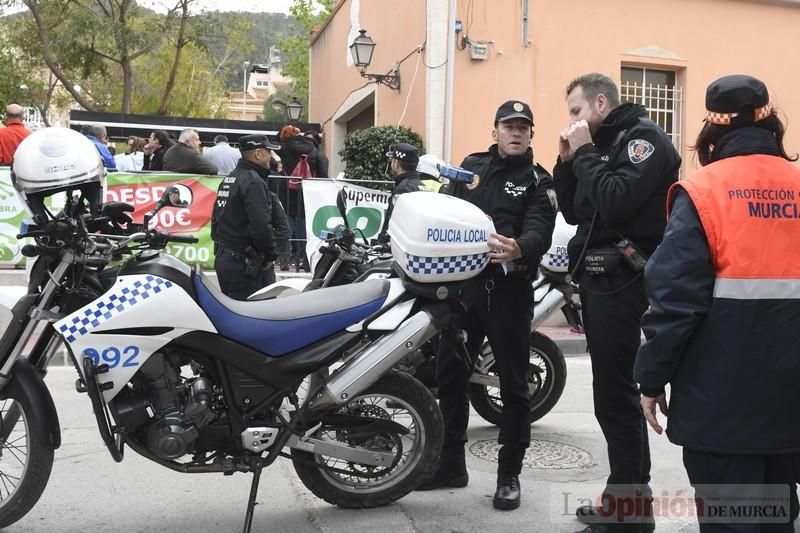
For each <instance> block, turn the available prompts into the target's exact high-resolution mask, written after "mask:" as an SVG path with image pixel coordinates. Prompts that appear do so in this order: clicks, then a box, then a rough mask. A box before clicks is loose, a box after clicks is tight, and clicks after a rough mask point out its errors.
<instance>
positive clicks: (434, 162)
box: [417, 154, 444, 179]
mask: <svg viewBox="0 0 800 533" xmlns="http://www.w3.org/2000/svg"><path fill="white" fill-rule="evenodd" d="M442 165H444V161H442V160H441V159H439V158H438V157H436V156H435V155H433V154H425V155H423V156H420V158H419V163H417V172H419V173H420V174H427V175H428V176H433V178H434V179H438V178H439V168H440V167H441V166H442Z"/></svg>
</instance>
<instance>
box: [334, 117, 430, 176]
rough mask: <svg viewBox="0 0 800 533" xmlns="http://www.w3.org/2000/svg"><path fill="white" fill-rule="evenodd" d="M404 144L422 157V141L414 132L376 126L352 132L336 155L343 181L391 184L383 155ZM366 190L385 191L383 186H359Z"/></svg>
mask: <svg viewBox="0 0 800 533" xmlns="http://www.w3.org/2000/svg"><path fill="white" fill-rule="evenodd" d="M403 142H404V143H408V144H411V145H413V146H416V147H417V148H418V149H419V153H420V155H422V154H424V153H425V147H424V146H423V144H422V137H420V136H419V134H417V133H416V132H414V131H412V130H410V129H408V128H406V127H403V126H400V127H399V128H395V127H394V126H377V127H373V128H367V129H364V130H358V131H354V132H353V133H351V134H350V135H348V136H347V137H346V138H345V140H344V148H342V149H341V150H340V151H339V155H340V156H341V157H342V159H344V161H345V163H346V167H345V169H344V174H345V178H347V179H354V180H355V179H358V180H370V181H392V179H393V178H392V177H391V175H390V174H389V165H388V162H389V160H388V159H387V158H386V152H388V151H389V148H390V147H391V146H392V145H394V144H397V143H403ZM360 185H364V186H366V187H372V188H375V189H378V188H381V189H386V188H389V187H387V186H386V185H381V184H377V183H376V184H374V185H371V184H369V183H361V184H360Z"/></svg>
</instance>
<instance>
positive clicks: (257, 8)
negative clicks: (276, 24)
mask: <svg viewBox="0 0 800 533" xmlns="http://www.w3.org/2000/svg"><path fill="white" fill-rule="evenodd" d="M174 3H175V2H171V1H170V0H140V4H141V5H145V6H148V7H154V8H156V9H157V8H158V6H165V5H172V4H174ZM291 3H292V0H196V2H194V3H193V4H192V5H193V6H194V7H193V9H194V10H197V9H206V10H208V11H247V12H251V13H254V12H258V13H285V14H287V15H288V14H289V5H291Z"/></svg>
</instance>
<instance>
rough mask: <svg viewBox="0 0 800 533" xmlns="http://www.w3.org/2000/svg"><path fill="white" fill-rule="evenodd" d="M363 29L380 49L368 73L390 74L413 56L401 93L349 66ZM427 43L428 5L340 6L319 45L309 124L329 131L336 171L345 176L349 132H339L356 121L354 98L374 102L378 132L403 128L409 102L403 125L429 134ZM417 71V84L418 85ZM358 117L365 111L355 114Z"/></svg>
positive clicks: (382, 1)
mask: <svg viewBox="0 0 800 533" xmlns="http://www.w3.org/2000/svg"><path fill="white" fill-rule="evenodd" d="M354 6H355V7H354ZM353 22H355V24H353ZM358 29H366V30H367V33H368V35H369V36H370V37H372V39H373V40H374V41H375V43H376V46H375V49H374V54H373V56H372V62H371V64H370V66H369V68H368V69H367V72H369V73H375V74H387V73H389V71H390V70H391V67H392V64H393V63H395V62H399V61H400V60H401V59H403V58H406V56H408V57H407V58H406V59H405V61H403V62H402V63H401V64H400V67H399V71H400V80H401V87H400V91H399V92H398V91H395V90H392V89H390V88H388V87H386V86H384V85H380V86H378V85H376V84H374V83H369V82H368V80H367V79H365V78H362V77H361V76H360V75H359V71H358V69H357V68H356V67H355V66H353V65H352V62H349V59H350V57H351V54H350V50H349V45H350V43H351V42H352V40H353V38H355V37H356V36H358V31H357V30H358ZM424 42H425V9H424V2H420V1H418V0H413V1H409V2H407V3H406V2H405V1H404V2H401V3H398V2H397V1H391V0H343V1H341V2H340V3H339V4H337V6H336V8H335V10H334V13H333V16H332V17H331V19H330V20H329V21H328V23H327V24H326V25H325V26H324V27H323V29H322V30H321V31H320V32H319V33H318V34H317V35H315V37H314V39H313V45H312V47H311V52H310V54H311V55H310V65H311V72H310V78H309V86H310V96H309V100H310V102H309V118H310V120H311V121H313V122H320V123H321V124H322V126H323V136H324V139H325V141H324V146H325V150H326V152H327V154H328V157H329V159H330V160H331V163H333V169H332V171H333V170H340V168H337V163H338V160H339V158H338V155H337V154H336V152H338V150H339V148H341V143H342V142H343V131H334V128H335V127H336V125H337V124H339V128H340V130H343V128H344V125H343V122H344V121H345V119H347V118H348V117H349V115H350V114H349V113H348V108H349V104H350V102H349V100H348V98H349V99H350V100H353V99H354V97H355V98H356V99H358V100H362V101H363V99H364V98H363V97H364V96H365V95H366V96H367V98H366V99H367V100H370V99H372V100H373V101H374V110H375V112H374V125H376V126H384V125H393V126H394V125H397V123H398V121H399V120H400V118H401V116H402V114H403V109H404V107H405V106H406V100H407V99H408V107H407V109H406V113H405V116H404V117H403V120H402V125H403V126H406V127H409V128H411V129H413V130H414V131H416V132H418V133H421V132H424V131H425V127H424V121H425V92H424V90H422V89H421V88H423V89H424V87H425V77H426V73H425V67H424V65H423V61H422V56H421V55H420V54H418V53H416V52H415V50H416V47H417V45H418V44H422V43H424ZM409 54H411V55H409ZM418 57H419V58H420V61H419V67H418V68H417V58H418ZM415 70H416V80H414V83H413V85H412V80H413V79H414V73H415ZM409 92H411V95H410V97H409ZM370 93H371V94H372V96H371V97H370V96H369V94H370ZM358 112H360V107H357V108H356V109H355V110H353V111H352V113H358ZM342 113H344V114H343V115H342ZM337 119H338V120H337Z"/></svg>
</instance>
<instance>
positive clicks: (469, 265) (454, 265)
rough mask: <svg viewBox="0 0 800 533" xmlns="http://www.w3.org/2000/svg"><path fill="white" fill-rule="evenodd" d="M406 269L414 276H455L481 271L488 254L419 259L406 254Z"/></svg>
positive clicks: (416, 256)
mask: <svg viewBox="0 0 800 533" xmlns="http://www.w3.org/2000/svg"><path fill="white" fill-rule="evenodd" d="M406 259H407V261H408V262H407V268H408V270H409V271H410V272H413V273H415V274H455V273H457V272H472V271H473V270H480V269H482V268H483V267H484V266H485V265H486V263H487V262H488V261H489V254H474V255H453V256H450V257H421V256H418V255H411V254H406Z"/></svg>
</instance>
